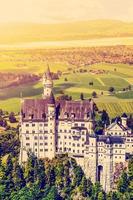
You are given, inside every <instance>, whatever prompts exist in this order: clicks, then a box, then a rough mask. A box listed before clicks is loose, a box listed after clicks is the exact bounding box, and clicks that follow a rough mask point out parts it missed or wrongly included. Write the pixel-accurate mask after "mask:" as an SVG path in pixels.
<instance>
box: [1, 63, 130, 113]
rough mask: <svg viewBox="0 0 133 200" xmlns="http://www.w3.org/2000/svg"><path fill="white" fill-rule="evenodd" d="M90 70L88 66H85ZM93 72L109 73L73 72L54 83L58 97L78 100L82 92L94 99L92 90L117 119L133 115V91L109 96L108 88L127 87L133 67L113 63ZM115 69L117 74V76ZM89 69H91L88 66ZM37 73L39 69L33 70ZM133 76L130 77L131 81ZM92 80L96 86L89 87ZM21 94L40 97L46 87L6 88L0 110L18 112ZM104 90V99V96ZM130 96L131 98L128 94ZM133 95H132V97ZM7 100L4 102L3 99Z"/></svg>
mask: <svg viewBox="0 0 133 200" xmlns="http://www.w3.org/2000/svg"><path fill="white" fill-rule="evenodd" d="M61 65H62V70H63V71H64V70H67V67H68V66H67V64H65V63H64V64H61V63H56V67H58V68H57V69H60V66H61ZM51 66H53V67H54V66H55V63H51ZM86 68H87V67H86ZM91 68H92V69H105V70H107V69H108V71H109V72H108V74H103V75H93V74H90V73H89V71H88V72H87V73H83V74H79V73H75V74H72V73H70V74H69V75H62V77H61V78H60V79H59V80H56V81H54V85H55V88H54V91H55V94H56V96H58V95H60V93H61V91H64V92H65V94H68V95H72V97H73V98H74V99H79V96H80V93H81V92H83V93H84V95H85V97H86V98H89V97H91V94H92V92H93V91H96V92H97V94H98V96H99V98H97V99H95V101H96V103H97V105H98V107H99V109H105V108H106V109H107V111H108V112H109V114H110V115H111V116H115V115H118V113H119V114H121V113H123V112H127V113H132V109H133V100H132V92H126V93H122V94H116V96H109V93H108V88H109V87H110V86H114V87H115V89H116V91H117V90H119V89H122V88H123V87H126V86H128V85H129V84H130V82H129V80H130V81H131V79H132V78H133V77H132V66H129V65H121V64H117V65H113V64H105V63H101V64H96V65H92V66H91ZM114 68H116V69H117V72H116V73H114ZM57 69H56V70H57ZM88 69H90V66H89V67H88ZM27 70H29V66H27ZM34 70H35V71H32V72H36V69H35V68H34ZM43 70H44V68H43V67H40V68H38V71H39V72H40V71H43ZM66 77H67V79H68V81H67V82H65V81H64V79H65V78H66ZM129 77H130V78H129ZM90 81H93V83H94V85H93V86H89V82H90ZM20 91H22V92H23V96H24V97H41V94H42V91H43V88H42V83H41V82H39V83H37V84H35V85H26V86H21V87H17V88H16V89H13V88H9V89H5V90H4V93H1V92H0V98H1V99H3V100H1V101H0V107H1V108H3V109H6V110H9V111H12V110H13V111H15V112H18V111H19V109H20V108H19V105H20V99H19V96H20ZM101 91H103V93H104V96H102V95H101ZM127 94H128V95H127ZM129 94H130V95H129ZM4 99H5V100H4Z"/></svg>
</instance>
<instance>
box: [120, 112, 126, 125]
mask: <svg viewBox="0 0 133 200" xmlns="http://www.w3.org/2000/svg"><path fill="white" fill-rule="evenodd" d="M121 123H122V125H123V126H124V127H127V115H126V113H123V115H122V116H121Z"/></svg>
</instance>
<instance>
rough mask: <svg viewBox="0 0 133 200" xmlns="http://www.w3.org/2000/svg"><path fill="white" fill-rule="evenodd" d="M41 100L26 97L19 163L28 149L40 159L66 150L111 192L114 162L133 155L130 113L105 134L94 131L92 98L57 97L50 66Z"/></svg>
mask: <svg viewBox="0 0 133 200" xmlns="http://www.w3.org/2000/svg"><path fill="white" fill-rule="evenodd" d="M43 85H44V91H43V97H42V99H24V100H22V105H21V119H20V142H21V148H20V163H21V164H22V163H23V162H26V161H27V158H28V152H29V151H31V152H33V153H34V154H35V155H36V156H37V157H38V158H46V157H48V158H49V159H52V158H54V157H55V156H56V155H58V154H64V153H67V154H68V155H69V156H70V157H73V158H75V159H76V161H77V163H78V164H79V165H80V166H81V167H82V168H83V170H84V172H85V174H86V177H88V178H89V177H90V178H91V180H92V182H96V181H99V182H100V183H101V185H102V186H103V189H104V190H105V191H106V192H108V191H110V190H111V189H112V188H113V181H114V180H113V175H114V172H115V165H116V164H119V163H125V161H126V157H127V156H128V155H130V154H133V135H132V133H131V130H130V129H129V128H128V127H127V124H126V120H127V116H126V115H123V116H122V118H121V119H122V122H121V123H119V122H117V121H116V122H114V123H112V124H111V125H110V126H108V127H107V128H105V130H104V134H103V135H96V134H95V133H94V125H95V118H94V103H93V101H92V100H77V101H74V100H55V98H54V94H53V91H52V90H53V80H52V77H51V73H50V70H49V68H48V69H47V71H46V73H45V74H44V76H43Z"/></svg>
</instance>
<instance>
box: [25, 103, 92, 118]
mask: <svg viewBox="0 0 133 200" xmlns="http://www.w3.org/2000/svg"><path fill="white" fill-rule="evenodd" d="M52 102H54V101H52ZM48 104H51V101H50V99H25V100H24V102H23V103H22V107H21V110H22V116H23V120H31V119H32V120H34V121H39V120H47V115H48ZM55 108H56V115H57V117H58V116H59V118H60V119H65V118H66V115H67V117H68V119H71V117H74V119H75V120H84V117H85V115H88V116H90V115H91V113H92V112H93V102H92V101H90V100H82V101H73V100H72V101H66V100H61V101H56V102H55Z"/></svg>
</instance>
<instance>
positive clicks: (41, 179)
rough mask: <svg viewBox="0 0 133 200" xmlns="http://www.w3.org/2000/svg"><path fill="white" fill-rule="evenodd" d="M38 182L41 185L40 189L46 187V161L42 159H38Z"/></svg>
mask: <svg viewBox="0 0 133 200" xmlns="http://www.w3.org/2000/svg"><path fill="white" fill-rule="evenodd" d="M37 172H38V174H37V184H38V185H39V188H40V189H44V187H45V184H46V180H45V179H46V176H45V168H44V162H43V161H42V160H39V161H38V170H37Z"/></svg>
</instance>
